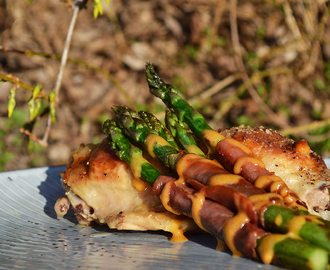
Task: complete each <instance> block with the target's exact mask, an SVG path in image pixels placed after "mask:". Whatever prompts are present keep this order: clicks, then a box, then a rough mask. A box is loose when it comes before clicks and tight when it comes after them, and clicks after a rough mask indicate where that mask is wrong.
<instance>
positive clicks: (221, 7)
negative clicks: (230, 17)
mask: <svg viewBox="0 0 330 270" xmlns="http://www.w3.org/2000/svg"><path fill="white" fill-rule="evenodd" d="M226 5H227V0H220V1H219V2H218V3H217V6H216V9H215V14H214V21H213V25H212V37H211V48H210V51H212V50H213V48H214V44H215V39H216V37H217V36H218V29H219V25H220V22H221V18H222V14H223V12H224V10H225V8H226Z"/></svg>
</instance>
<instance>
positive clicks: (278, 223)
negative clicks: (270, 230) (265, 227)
mask: <svg viewBox="0 0 330 270" xmlns="http://www.w3.org/2000/svg"><path fill="white" fill-rule="evenodd" d="M282 222H283V218H282V215H277V216H276V217H275V219H274V223H275V224H276V225H277V226H281V224H282Z"/></svg>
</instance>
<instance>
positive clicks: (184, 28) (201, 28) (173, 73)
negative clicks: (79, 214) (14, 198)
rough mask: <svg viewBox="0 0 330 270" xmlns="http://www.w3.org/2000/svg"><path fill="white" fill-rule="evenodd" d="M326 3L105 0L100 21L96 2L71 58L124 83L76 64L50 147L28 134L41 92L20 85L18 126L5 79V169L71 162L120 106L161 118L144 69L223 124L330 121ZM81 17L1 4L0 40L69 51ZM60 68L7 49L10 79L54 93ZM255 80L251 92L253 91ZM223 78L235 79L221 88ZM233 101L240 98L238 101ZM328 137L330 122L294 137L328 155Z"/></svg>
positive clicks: (1, 57)
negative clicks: (108, 0)
mask: <svg viewBox="0 0 330 270" xmlns="http://www.w3.org/2000/svg"><path fill="white" fill-rule="evenodd" d="M303 3H305V4H303ZM327 4H328V2H327V1H323V0H319V1H287V0H283V1H261V0H260V1H259V0H254V1H238V4H235V1H234V0H228V1H220V0H214V1H213V0H212V1H211V0H209V1H207V0H171V1H162V0H150V1H142V0H130V1H120V0H114V1H113V3H112V5H111V6H110V7H107V6H106V4H105V1H104V2H103V6H104V9H105V10H104V12H105V14H104V15H103V16H100V17H99V18H97V19H94V18H93V12H92V5H91V3H89V4H88V8H87V9H86V10H83V11H81V12H80V14H79V17H78V21H77V24H76V28H75V30H74V35H73V41H72V46H71V48H70V52H69V58H71V59H76V60H80V61H83V62H87V63H88V64H89V65H92V66H95V67H97V68H100V69H102V70H103V71H104V72H105V73H109V74H111V75H112V76H113V78H114V80H115V82H114V81H113V80H111V79H109V77H107V76H106V75H105V74H102V73H101V72H98V71H96V70H92V69H90V68H86V67H85V66H83V65H81V64H80V65H79V64H74V63H68V65H67V67H66V69H65V72H64V78H63V83H62V87H61V90H60V94H59V103H58V106H57V120H56V123H54V124H52V126H51V131H50V133H49V134H50V135H49V139H48V143H49V145H48V147H46V148H43V147H40V146H39V145H38V144H37V143H35V142H33V141H31V140H30V141H28V140H27V138H26V136H23V135H22V134H21V133H20V127H22V126H23V125H24V124H25V123H29V122H28V121H29V117H28V107H27V101H28V100H29V98H30V97H31V92H29V91H26V90H24V89H22V88H19V89H18V90H17V95H16V102H17V104H16V108H15V111H14V114H13V116H12V117H11V118H10V119H8V117H7V101H8V99H7V97H8V93H9V89H10V88H11V87H12V84H10V83H3V84H1V85H0V170H15V169H22V168H28V167H33V166H45V165H55V164H63V163H65V162H66V160H67V158H68V156H69V154H70V152H71V151H72V150H74V149H75V148H77V147H78V146H79V145H80V144H81V143H88V142H91V141H93V142H98V141H100V140H101V139H102V138H103V137H104V136H103V134H102V129H101V127H102V122H103V121H104V119H106V118H108V117H111V109H110V108H111V106H113V105H129V106H131V107H135V108H137V109H141V108H142V109H148V110H150V111H152V112H154V113H156V114H157V115H159V116H162V113H161V110H163V108H164V107H163V105H162V103H161V102H159V101H158V100H156V99H155V98H153V97H152V96H151V94H149V92H148V87H147V84H146V80H145V76H144V65H145V63H146V62H151V63H153V64H154V65H155V66H156V69H157V71H158V73H159V74H160V75H161V76H162V77H163V79H164V80H165V81H166V82H168V83H171V84H173V85H174V86H175V87H176V88H177V89H178V90H179V91H180V93H181V95H182V96H184V97H185V98H187V99H189V100H190V101H191V102H192V104H194V106H195V107H196V108H197V109H198V110H199V111H200V112H202V113H203V114H204V115H205V116H206V118H207V120H208V121H209V122H210V124H211V125H212V126H213V127H229V126H234V125H239V124H247V125H252V126H258V125H264V126H267V127H273V128H276V129H278V130H287V129H288V128H289V127H296V126H300V125H306V124H310V123H313V122H314V121H324V120H327V119H329V118H330V99H329V97H330V86H329V80H330V62H329V60H330V47H329V41H330V29H329V28H328V24H329V23H330V20H329V14H328V12H327V6H326V5H327ZM71 15H72V9H71V8H70V6H69V5H66V4H65V3H64V2H63V1H60V0H48V1H46V0H34V1H33V3H32V4H27V0H15V1H13V0H0V45H1V46H3V48H5V49H7V50H18V51H23V52H24V51H27V50H29V51H33V52H39V53H45V54H52V55H53V54H55V55H61V54H62V51H63V44H64V41H65V38H66V33H67V29H68V26H69V23H70V20H71ZM236 33H238V34H236ZM58 70H59V61H58V60H56V59H49V58H44V57H41V56H27V55H25V54H22V53H19V52H9V51H0V74H3V75H8V74H12V75H14V76H15V77H16V78H18V79H19V80H20V81H21V82H24V83H25V84H28V85H31V86H34V85H36V84H37V83H40V84H42V86H43V88H44V92H45V93H49V91H50V90H52V89H53V88H54V85H55V81H56V77H57V74H58ZM240 71H241V72H240ZM267 72H268V73H267ZM266 73H267V74H266ZM258 74H259V75H258ZM265 74H266V76H265ZM260 76H264V77H260ZM251 80H252V82H253V84H252V87H246V84H245V85H244V84H243V82H244V81H245V82H251ZM221 81H224V82H227V81H230V82H229V83H227V84H226V85H225V86H224V87H223V86H221V84H220V83H219V82H221ZM118 84H119V86H118ZM248 85H250V84H248ZM120 89H123V90H124V91H125V93H126V94H125V93H123V91H122V90H120ZM209 89H211V90H212V89H213V90H214V91H213V90H212V92H208V90H209ZM235 95H236V96H238V99H235V100H233V102H231V103H228V100H231V98H232V97H233V96H235ZM227 107H228V110H227V111H221V109H223V108H227ZM222 114H223V115H222ZM46 119H47V117H40V118H38V119H37V121H36V123H35V125H34V128H33V134H35V135H37V136H38V137H39V138H40V139H42V137H43V136H44V132H45V126H46ZM25 127H26V128H27V129H28V127H27V126H25ZM329 130H330V128H329V125H323V126H322V127H321V128H318V129H317V130H311V128H310V127H305V128H304V129H303V131H302V132H300V133H298V134H296V133H295V134H294V135H296V136H298V135H299V136H302V137H303V138H305V139H307V140H308V141H309V142H310V144H311V145H312V147H313V149H314V150H316V151H317V152H318V153H320V154H322V155H327V156H329V153H330V139H329V133H328V132H329ZM283 133H285V134H291V133H292V132H288V133H286V131H283Z"/></svg>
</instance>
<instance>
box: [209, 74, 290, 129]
mask: <svg viewBox="0 0 330 270" xmlns="http://www.w3.org/2000/svg"><path fill="white" fill-rule="evenodd" d="M276 74H292V70H291V69H289V68H270V69H266V70H263V71H260V72H258V73H254V74H253V75H252V76H251V78H250V79H248V80H247V81H246V82H244V83H243V84H242V85H241V86H240V87H239V88H238V89H237V90H236V92H235V93H234V95H232V96H231V97H230V98H229V99H228V100H227V101H225V102H224V103H223V104H221V107H220V108H219V110H218V111H217V113H216V114H215V115H214V117H213V119H212V121H210V123H209V124H210V126H214V125H215V124H217V123H218V121H219V120H217V121H214V119H221V118H222V117H223V116H224V115H225V114H226V113H227V112H228V111H229V110H230V108H231V107H232V106H233V104H234V103H235V102H236V101H237V100H238V97H239V96H240V95H242V94H243V93H244V92H245V91H246V90H247V89H248V88H249V87H251V85H253V84H254V83H257V82H259V81H260V80H261V79H263V78H265V77H269V76H271V75H276Z"/></svg>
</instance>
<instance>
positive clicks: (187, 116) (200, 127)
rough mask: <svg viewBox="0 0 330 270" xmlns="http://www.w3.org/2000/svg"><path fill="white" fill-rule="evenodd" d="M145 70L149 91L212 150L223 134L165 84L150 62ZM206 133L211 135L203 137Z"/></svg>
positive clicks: (222, 137)
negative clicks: (215, 129)
mask: <svg viewBox="0 0 330 270" xmlns="http://www.w3.org/2000/svg"><path fill="white" fill-rule="evenodd" d="M145 72H146V77H147V82H148V85H149V89H150V92H151V93H152V94H153V95H155V96H156V97H159V98H160V99H162V100H163V102H164V103H165V105H166V106H167V107H168V108H172V109H173V110H174V112H175V113H176V114H177V115H178V117H179V120H180V121H183V122H185V123H187V124H188V126H189V128H190V129H191V130H192V132H193V133H194V134H195V135H196V136H197V137H198V138H199V139H201V140H203V141H206V142H207V143H208V145H209V146H210V147H211V149H212V150H214V149H215V147H216V146H217V144H218V142H219V141H221V140H223V139H224V136H222V135H221V134H219V133H218V132H216V131H214V130H213V129H212V128H211V127H210V126H209V125H208V124H207V123H206V121H205V118H204V117H203V116H202V115H201V114H200V113H198V112H197V111H196V110H195V109H193V108H192V107H191V106H190V105H189V104H188V103H187V102H186V101H184V100H183V99H182V98H181V97H180V96H179V95H178V93H177V91H176V90H175V89H174V88H173V87H172V86H171V85H170V84H166V83H165V82H164V81H163V80H162V79H161V78H160V77H159V75H158V74H157V73H156V72H155V69H154V67H153V66H152V65H151V64H147V65H146V69H145ZM205 131H208V132H205ZM207 134H210V135H211V134H212V135H211V136H210V135H208V137H205V135H207Z"/></svg>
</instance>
